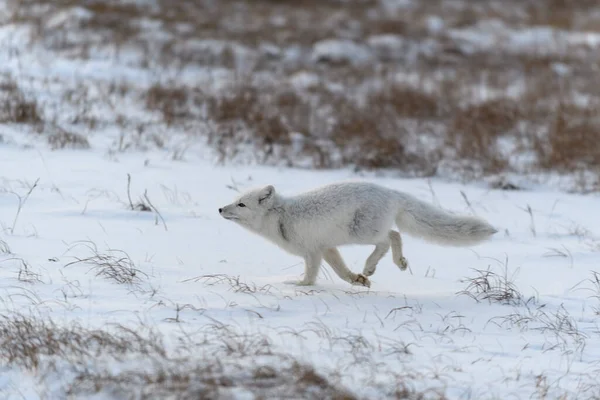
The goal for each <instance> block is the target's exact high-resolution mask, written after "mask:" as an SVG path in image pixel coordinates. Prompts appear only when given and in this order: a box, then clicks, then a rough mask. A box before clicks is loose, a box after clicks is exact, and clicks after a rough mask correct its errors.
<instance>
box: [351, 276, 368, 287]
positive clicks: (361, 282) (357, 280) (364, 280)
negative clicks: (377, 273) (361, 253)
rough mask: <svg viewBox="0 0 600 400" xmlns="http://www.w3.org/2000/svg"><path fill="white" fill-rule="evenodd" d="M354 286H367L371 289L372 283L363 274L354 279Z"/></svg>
mask: <svg viewBox="0 0 600 400" xmlns="http://www.w3.org/2000/svg"><path fill="white" fill-rule="evenodd" d="M352 284H353V285H357V286H365V287H368V288H370V287H371V281H370V280H369V278H367V277H366V276H364V275H363V274H357V275H356V278H354V280H353V281H352Z"/></svg>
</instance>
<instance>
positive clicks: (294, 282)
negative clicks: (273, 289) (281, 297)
mask: <svg viewBox="0 0 600 400" xmlns="http://www.w3.org/2000/svg"><path fill="white" fill-rule="evenodd" d="M283 283H284V284H286V285H295V286H312V285H314V283H313V282H308V281H305V280H304V279H301V280H298V279H292V280H289V281H283Z"/></svg>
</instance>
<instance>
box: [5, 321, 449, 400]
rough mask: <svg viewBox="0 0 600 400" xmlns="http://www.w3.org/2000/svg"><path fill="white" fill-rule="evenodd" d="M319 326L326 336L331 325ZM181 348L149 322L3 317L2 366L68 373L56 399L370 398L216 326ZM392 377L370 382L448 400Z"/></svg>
mask: <svg viewBox="0 0 600 400" xmlns="http://www.w3.org/2000/svg"><path fill="white" fill-rule="evenodd" d="M312 329H313V330H315V333H318V332H317V331H320V330H321V329H326V327H320V326H317V325H315V326H314V327H313V328H312ZM296 334H300V333H298V332H297V333H296ZM322 334H329V335H330V334H331V332H330V330H326V331H323V332H322ZM342 339H343V340H342ZM331 340H332V345H333V346H336V347H339V348H340V349H341V348H344V349H351V348H353V349H354V350H356V351H358V352H360V353H363V352H364V353H365V354H368V352H369V351H372V348H371V346H372V345H373V344H372V343H370V342H368V341H366V339H365V338H363V337H360V336H357V337H353V336H349V337H344V338H336V337H332V338H331ZM177 343H179V345H178V346H177V348H175V349H173V348H169V350H167V348H168V347H167V346H166V345H165V343H164V338H163V337H162V336H160V335H158V334H156V332H154V331H153V330H151V329H149V328H147V327H146V326H143V325H142V326H138V327H135V329H132V328H130V327H125V326H121V325H117V326H113V327H111V328H110V329H108V328H102V329H90V328H84V327H82V326H81V325H78V324H75V323H70V324H66V325H60V324H57V323H55V322H54V321H52V320H50V319H44V318H39V317H34V316H26V315H20V314H15V315H3V316H0V363H1V364H2V365H4V366H8V367H15V366H17V367H21V368H23V369H25V370H27V371H29V373H31V374H32V375H33V376H36V377H39V378H40V379H41V380H42V381H44V379H46V378H49V379H52V378H53V377H55V376H56V374H57V373H59V374H61V377H62V379H61V380H60V382H55V381H53V393H55V394H56V395H58V394H57V393H64V395H65V397H77V398H79V397H82V396H84V397H86V396H90V395H91V396H93V395H100V396H103V395H109V396H110V397H118V398H132V399H133V398H135V399H151V398H157V397H158V398H179V399H192V398H206V399H213V398H214V399H216V398H230V397H231V396H235V395H236V394H237V395H239V394H240V393H245V394H247V395H252V396H253V398H302V399H315V400H316V399H338V400H354V399H361V398H363V397H361V396H358V395H357V394H355V393H353V392H351V391H350V390H348V389H346V388H344V387H343V386H342V385H341V384H340V383H339V375H338V374H336V373H332V371H325V370H323V371H320V370H318V369H317V368H316V367H315V366H312V365H310V364H307V363H304V362H301V361H299V360H298V359H296V358H295V357H294V356H292V355H291V354H287V353H282V352H279V351H277V350H276V349H275V348H274V347H273V346H272V344H271V340H270V339H269V337H267V336H265V335H263V334H259V333H255V334H251V333H245V332H242V331H240V330H239V329H236V328H234V327H232V326H229V325H225V324H221V323H219V322H216V321H215V323H214V324H210V323H209V324H206V325H204V326H203V328H202V329H201V330H200V331H199V332H196V333H194V335H192V336H189V335H186V334H182V335H181V336H178V338H177ZM357 361H358V359H357ZM386 373H387V372H386ZM389 378H390V379H392V380H393V381H394V383H393V384H388V385H387V387H385V388H380V387H379V386H378V385H379V383H376V382H374V381H371V382H367V383H366V384H368V385H374V387H377V388H378V389H380V390H383V393H387V396H388V397H387V398H397V399H408V398H410V399H424V398H435V399H444V398H445V397H444V395H443V394H441V393H439V392H437V391H434V390H432V391H428V392H418V391H415V390H413V389H411V387H410V386H411V385H410V380H411V379H412V378H411V377H409V376H401V375H400V374H398V375H397V376H395V377H392V376H390V377H389ZM394 378H396V379H395V380H394Z"/></svg>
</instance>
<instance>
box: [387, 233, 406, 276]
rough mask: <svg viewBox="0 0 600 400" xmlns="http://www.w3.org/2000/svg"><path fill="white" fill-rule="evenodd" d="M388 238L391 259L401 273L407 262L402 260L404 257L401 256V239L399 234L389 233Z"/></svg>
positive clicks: (404, 259)
mask: <svg viewBox="0 0 600 400" xmlns="http://www.w3.org/2000/svg"><path fill="white" fill-rule="evenodd" d="M388 236H389V238H390V242H391V244H392V258H393V259H394V264H396V265H397V266H398V267H399V268H400V269H401V270H402V271H405V270H406V268H408V260H407V259H406V258H404V255H403V254H402V237H400V232H396V231H390V233H389V234H388Z"/></svg>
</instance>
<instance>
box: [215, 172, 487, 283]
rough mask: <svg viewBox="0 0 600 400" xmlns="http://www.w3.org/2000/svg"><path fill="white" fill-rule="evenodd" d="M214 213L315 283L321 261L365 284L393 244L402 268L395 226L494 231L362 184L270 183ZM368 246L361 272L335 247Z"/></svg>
mask: <svg viewBox="0 0 600 400" xmlns="http://www.w3.org/2000/svg"><path fill="white" fill-rule="evenodd" d="M219 214H221V216H222V217H223V218H225V219H228V220H232V221H234V222H236V223H238V224H240V225H241V226H243V227H244V228H246V229H248V230H250V231H252V232H254V233H257V234H259V235H261V236H263V237H265V238H266V239H269V240H270V241H272V242H273V243H275V244H276V245H278V246H279V247H281V248H282V249H284V250H286V251H288V252H289V253H291V254H295V255H298V256H301V257H303V258H304V261H305V272H304V278H303V279H302V280H300V281H293V282H286V283H295V284H297V285H314V283H315V281H316V279H317V274H318V272H319V268H320V266H321V260H322V259H325V261H326V262H327V263H328V264H329V265H330V266H331V267H332V268H333V270H334V271H335V273H336V274H337V275H338V276H339V277H340V278H342V279H343V280H345V281H347V282H349V283H351V284H355V285H362V286H367V287H370V286H371V282H370V281H369V279H368V278H367V277H368V276H371V275H373V273H374V272H375V269H376V267H377V263H378V262H379V261H380V260H381V259H382V258H383V256H384V255H385V254H386V253H387V252H388V250H389V249H390V246H391V248H392V256H393V260H394V263H395V264H396V265H397V266H398V267H400V269H401V270H405V269H406V268H407V267H408V262H407V260H406V258H404V256H403V254H402V239H401V237H400V233H399V232H397V231H395V230H392V227H393V224H394V223H396V226H397V227H398V229H399V230H400V232H403V233H407V234H409V235H411V236H417V237H420V238H423V239H425V240H428V241H431V242H435V243H438V244H443V245H451V246H468V245H474V244H477V243H480V242H483V241H484V240H486V239H488V238H489V237H491V236H492V235H493V234H495V233H496V232H497V230H496V229H495V228H494V227H492V226H491V225H489V224H488V223H487V222H485V221H483V220H480V219H478V218H475V217H470V216H455V215H452V214H449V213H447V212H445V211H443V210H441V209H438V208H436V207H434V206H431V205H429V204H427V203H425V202H423V201H421V200H418V199H417V198H415V197H413V196H411V195H409V194H406V193H402V192H398V191H395V190H392V189H388V188H386V187H383V186H379V185H376V184H372V183H366V182H343V183H334V184H331V185H327V186H323V187H321V188H317V189H314V190H311V191H309V192H305V193H302V194H300V195H297V196H293V197H284V196H281V195H279V194H278V193H276V192H275V188H274V187H273V186H272V185H269V186H266V187H264V188H261V189H255V190H251V191H248V192H246V193H244V194H242V195H241V196H240V197H238V198H237V199H236V200H235V201H234V202H233V203H231V204H229V205H227V206H225V207H223V208H219ZM349 244H362V245H374V246H375V250H374V251H373V253H371V255H370V256H369V257H368V258H367V260H366V262H365V267H364V269H363V272H362V274H355V273H353V272H352V271H350V270H349V269H348V267H347V266H346V264H345V263H344V260H343V259H342V257H341V255H340V253H339V251H338V250H337V247H338V246H341V245H349Z"/></svg>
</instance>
